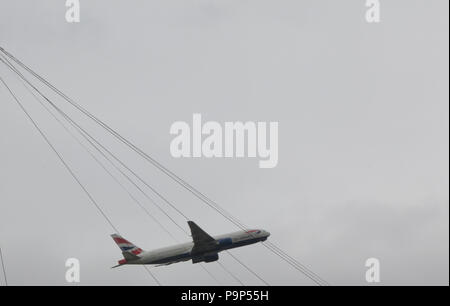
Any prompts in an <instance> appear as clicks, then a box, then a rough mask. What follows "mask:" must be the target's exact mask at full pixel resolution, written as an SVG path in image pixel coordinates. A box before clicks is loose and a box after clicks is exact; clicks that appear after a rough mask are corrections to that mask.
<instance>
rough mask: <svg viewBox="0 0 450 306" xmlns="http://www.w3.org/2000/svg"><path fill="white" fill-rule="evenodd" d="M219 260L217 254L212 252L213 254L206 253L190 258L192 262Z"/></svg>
mask: <svg viewBox="0 0 450 306" xmlns="http://www.w3.org/2000/svg"><path fill="white" fill-rule="evenodd" d="M216 260H219V254H217V253H214V254H207V255H203V256H199V257H194V258H192V263H194V264H195V263H199V262H202V261H204V262H213V261H216Z"/></svg>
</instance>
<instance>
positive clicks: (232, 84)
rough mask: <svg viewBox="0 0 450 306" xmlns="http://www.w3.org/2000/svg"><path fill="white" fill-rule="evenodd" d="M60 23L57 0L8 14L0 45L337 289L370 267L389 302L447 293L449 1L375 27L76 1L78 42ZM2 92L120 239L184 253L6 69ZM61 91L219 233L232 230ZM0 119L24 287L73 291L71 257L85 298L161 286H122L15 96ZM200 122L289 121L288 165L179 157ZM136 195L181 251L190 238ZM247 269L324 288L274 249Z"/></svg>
mask: <svg viewBox="0 0 450 306" xmlns="http://www.w3.org/2000/svg"><path fill="white" fill-rule="evenodd" d="M65 11H66V8H65V6H64V1H61V0H39V1H36V0H28V1H26V0H2V1H1V2H0V46H2V47H3V48H5V49H6V50H8V51H9V52H11V53H12V54H14V55H15V56H16V57H18V58H19V59H21V60H22V61H23V62H24V63H26V64H27V65H29V66H30V67H32V68H33V69H35V70H36V71H37V72H38V73H41V74H42V75H43V76H45V77H46V78H47V79H48V80H50V81H51V82H53V84H54V85H56V86H57V87H58V88H59V89H61V90H62V91H64V92H65V93H67V94H68V95H69V96H70V97H72V98H73V99H75V100H76V101H78V102H79V103H80V104H82V105H83V106H84V107H86V108H87V109H89V110H90V111H91V112H92V113H94V114H96V115H97V116H98V117H100V118H102V119H103V120H104V121H106V122H107V123H108V124H110V125H111V126H112V127H114V128H115V129H116V130H118V131H119V132H120V133H122V134H123V135H124V136H126V137H127V138H129V139H130V140H132V141H133V142H135V143H136V144H138V145H139V146H140V147H141V148H143V149H144V151H146V152H148V153H149V154H150V155H152V156H153V157H155V158H156V159H157V160H159V161H160V162H162V163H163V164H164V165H166V166H167V167H168V168H170V169H171V170H173V171H174V172H176V173H177V174H178V175H180V176H181V177H183V178H185V179H186V180H187V181H188V182H189V183H191V184H192V185H194V186H196V187H198V189H199V190H201V191H202V192H203V193H205V194H207V195H208V196H210V197H211V198H212V199H214V200H215V201H216V202H217V203H219V204H220V205H221V206H222V207H224V208H225V209H226V210H228V211H229V212H231V213H232V214H233V215H234V216H235V217H237V218H238V219H240V220H241V221H242V222H243V223H245V224H247V225H248V226H250V227H257V228H264V229H266V230H268V231H270V232H271V233H272V235H271V237H270V238H269V239H270V240H271V241H272V242H274V243H275V244H277V245H279V246H280V247H281V248H283V249H284V250H286V251H287V252H288V253H289V254H290V255H291V256H293V257H295V258H297V259H298V260H300V261H301V262H302V263H304V264H306V265H308V266H309V267H310V268H311V269H312V270H313V271H315V272H316V273H317V274H319V275H321V276H322V277H323V278H324V279H326V280H327V281H328V282H330V283H331V284H336V285H347V284H358V285H365V284H367V283H366V281H365V271H366V268H365V266H364V264H365V261H366V259H367V258H370V257H375V258H378V259H379V260H380V262H381V284H386V285H388V284H389V285H392V284H393V285H400V284H427V285H428V284H446V285H448V282H449V244H448V243H449V237H448V233H449V223H448V222H449V220H448V216H449V211H448V207H449V190H448V185H449V179H448V178H449V173H448V169H449V163H448V155H449V143H448V137H449V135H448V125H449V121H448V120H449V118H448V114H449V109H448V106H449V104H448V98H449V97H448V81H449V80H448V51H449V50H448V1H446V0H427V1H425V0H394V1H392V0H390V1H387V0H385V1H381V23H378V24H369V23H367V22H366V20H365V11H366V7H365V1H363V0H358V1H357V0H346V1H332V0H327V1H326V0H320V1H317V0H314V1H313V0H309V1H306V0H305V1H295V0H282V1H265V0H264V1H262V0H254V1H240V0H239V1H238V0H209V1H207V0H196V1H194V0H179V1H173V0H170V1H137V0H133V1H130V0H128V1H118V0H114V1H112V0H89V1H86V0H81V22H80V23H78V24H69V23H67V22H66V20H65ZM0 75H1V76H2V77H4V78H5V80H6V81H7V82H8V84H10V86H11V88H12V89H13V90H14V91H15V92H17V94H18V96H19V97H20V99H21V100H22V101H23V103H24V105H25V106H26V107H27V108H28V109H29V110H30V112H31V113H32V116H33V117H34V118H35V119H36V120H37V121H38V122H39V124H41V126H42V128H43V129H44V130H45V131H46V133H48V135H49V137H50V139H51V140H52V142H54V143H55V146H56V147H57V148H58V150H60V151H61V153H62V154H63V155H64V157H65V158H66V159H67V161H68V162H69V164H70V165H71V166H72V167H73V168H74V170H75V172H76V173H77V175H79V177H80V179H81V180H82V181H83V183H85V184H86V186H87V188H88V189H89V191H90V192H92V194H93V196H94V197H95V198H96V200H97V201H98V202H99V203H100V205H101V206H102V207H103V208H104V209H105V211H106V213H107V214H108V216H109V217H110V218H111V220H112V221H113V223H114V224H115V225H116V226H117V228H118V229H119V231H120V232H121V234H122V235H124V236H125V237H126V238H128V239H129V240H131V241H133V242H135V243H136V244H137V245H139V246H140V247H141V248H143V249H145V250H151V249H155V248H159V247H163V246H168V245H171V244H174V243H176V242H175V241H174V240H173V239H172V238H171V237H170V236H168V235H167V234H166V233H165V232H164V231H163V230H162V229H161V228H159V227H158V225H157V224H156V223H155V222H154V221H152V220H151V219H150V218H149V217H148V216H146V215H145V214H144V213H143V212H142V210H140V209H139V207H137V206H136V205H135V203H134V202H132V201H131V200H130V198H129V197H128V195H127V194H126V193H125V192H123V191H122V190H121V189H120V188H119V187H118V185H117V184H116V183H115V182H114V181H113V180H111V178H110V177H108V175H107V174H106V173H105V172H104V171H103V170H102V169H101V168H100V167H99V166H98V165H97V164H96V163H95V162H94V161H93V160H92V159H91V158H90V156H89V155H87V154H86V152H85V151H83V149H82V148H81V147H80V146H79V145H78V144H77V143H76V142H75V141H74V140H73V139H72V138H71V137H70V136H69V135H68V134H67V133H66V132H65V131H64V129H62V128H61V127H60V126H59V125H58V123H56V121H55V120H53V119H52V118H51V117H49V116H48V114H46V113H45V111H44V110H43V109H42V107H40V105H39V104H37V102H36V101H35V100H34V99H33V98H32V96H30V95H29V94H28V93H27V91H26V90H25V89H24V87H23V86H22V85H21V84H20V82H19V81H18V80H17V78H15V77H14V76H13V75H12V74H11V73H10V72H9V71H8V70H7V69H6V68H5V67H4V66H3V65H0ZM46 92H47V93H48V94H49V96H50V97H51V98H54V99H55V102H57V104H58V105H60V106H61V107H63V108H64V109H65V110H67V111H68V112H70V114H71V115H72V116H74V118H75V119H76V120H77V121H79V122H80V123H81V124H82V125H83V126H85V127H86V128H87V129H89V130H90V131H92V133H94V134H95V135H96V137H98V138H99V139H101V140H102V141H104V142H105V143H106V144H108V145H109V146H111V148H112V149H113V150H114V151H115V152H117V153H118V154H119V155H120V156H121V158H123V159H124V160H126V162H127V164H129V165H130V166H131V167H133V168H134V169H136V170H137V172H139V174H141V175H142V176H143V177H144V178H145V179H146V180H148V181H149V182H150V183H151V184H152V186H154V187H155V188H157V189H158V190H159V191H160V192H161V193H162V194H164V195H166V196H167V197H168V198H169V199H170V200H171V201H172V202H173V203H174V204H175V205H177V207H178V208H179V209H180V210H182V211H183V212H184V213H185V214H186V215H187V216H188V217H189V218H190V219H192V220H194V221H196V222H197V223H198V224H199V225H200V226H202V227H203V228H204V229H205V230H206V231H208V232H210V233H211V234H220V233H225V232H232V231H235V230H236V227H234V226H233V225H232V224H231V223H230V222H228V221H227V220H225V219H224V218H223V217H221V216H220V215H218V214H217V213H215V212H214V211H213V210H211V209H210V208H208V207H206V206H205V205H204V204H202V202H200V201H199V200H197V199H195V198H194V197H193V196H191V195H190V194H189V193H187V192H184V191H183V190H182V189H181V188H180V187H179V186H177V185H176V184H174V183H173V182H171V181H170V180H169V179H167V178H166V177H164V176H163V175H161V174H160V173H158V172H157V171H156V170H155V169H154V168H152V166H151V165H149V164H147V163H145V162H144V161H143V160H142V159H139V158H138V157H137V156H136V155H135V154H132V153H131V152H129V151H127V150H126V149H125V148H124V147H123V146H120V145H118V144H117V143H116V142H114V141H113V140H112V139H111V138H110V137H108V136H107V134H106V133H104V132H103V133H102V132H101V130H99V129H96V128H95V126H93V125H92V124H91V123H89V121H87V120H86V119H85V118H83V117H82V116H80V115H79V114H77V113H76V112H74V111H73V110H72V109H71V108H70V107H68V106H67V104H65V103H64V101H62V100H61V99H57V98H56V96H55V95H51V94H50V92H49V91H46ZM0 101H1V103H0V105H1V111H0V130H1V131H2V132H1V133H0V246H1V247H2V250H3V254H4V259H5V263H6V269H7V276H8V280H9V283H10V284H12V285H49V284H50V285H53V284H56V285H64V284H66V281H65V277H64V276H65V271H66V267H65V265H64V264H65V260H66V259H67V258H70V257H75V258H78V259H79V260H80V262H81V284H83V285H90V284H95V285H97V284H98V285H100V284H114V285H119V284H124V285H133V284H140V285H153V284H154V282H153V280H152V279H151V278H150V277H149V276H148V275H147V274H146V273H145V270H143V269H142V267H132V266H131V267H130V266H125V267H121V268H119V269H114V270H111V269H110V267H111V266H113V265H114V264H115V263H116V261H117V260H118V259H120V258H121V254H120V250H119V249H118V248H117V247H116V245H115V244H114V243H113V241H112V240H111V238H110V237H109V235H110V234H111V233H112V232H113V230H112V229H111V228H110V227H109V225H108V224H107V223H106V222H105V220H104V219H103V218H102V217H101V215H100V214H99V213H98V212H97V211H96V210H95V207H94V206H93V205H92V203H90V202H89V200H88V198H87V197H86V195H85V194H84V193H83V192H82V190H81V189H80V188H79V186H77V185H76V183H75V182H74V181H73V179H72V178H71V177H70V176H69V174H68V173H67V171H66V170H65V169H64V168H63V167H62V165H61V163H60V162H59V161H58V159H57V158H56V156H55V155H54V154H53V153H52V152H51V151H50V149H49V148H48V146H47V145H46V144H45V142H44V141H43V140H42V138H40V136H39V134H38V133H37V132H36V131H35V130H34V128H33V126H32V125H31V124H30V123H29V122H28V121H27V119H26V117H25V116H24V114H23V113H21V111H20V109H19V108H18V107H17V105H16V104H15V103H14V100H12V98H11V97H10V96H9V95H8V93H7V91H6V90H5V88H4V87H1V86H0ZM193 113H201V114H202V115H203V117H204V119H205V120H213V121H218V122H224V121H278V122H279V163H278V166H277V167H276V168H273V169H260V168H259V167H258V161H257V159H254V158H244V159H205V158H200V159H189V158H184V159H175V158H173V157H172V156H171V154H170V151H169V145H170V141H171V140H172V138H173V136H172V135H170V134H169V129H170V126H171V124H172V123H173V122H175V121H179V120H183V121H187V122H189V121H190V120H192V114H193ZM137 196H139V197H140V199H141V200H142V201H143V202H144V203H145V205H146V207H147V208H148V209H149V210H150V211H151V212H152V213H153V214H154V215H155V216H156V217H157V218H158V219H159V220H161V222H162V223H163V224H164V225H166V226H167V228H169V230H170V231H171V232H172V233H173V235H175V236H176V238H177V240H179V241H188V240H189V239H190V238H189V237H188V236H186V235H185V234H184V233H183V232H182V231H180V230H179V229H177V227H176V226H174V225H173V224H171V223H170V221H169V220H167V218H165V217H164V215H163V214H161V213H160V212H159V211H158V210H157V209H156V208H155V207H154V206H152V204H151V203H150V202H148V201H147V202H145V198H143V197H142V196H141V195H139V194H138V195H137ZM161 205H164V204H163V203H162V204H161ZM167 210H168V211H169V213H170V214H171V215H172V216H173V217H174V218H176V220H177V222H179V223H180V224H183V226H184V227H185V228H186V229H187V225H186V224H185V220H183V218H181V217H180V216H177V215H176V214H175V213H174V211H173V210H170V209H169V208H167ZM232 253H233V254H235V255H236V256H238V257H239V258H240V259H241V260H242V261H243V262H245V263H247V264H248V265H249V266H250V267H251V268H252V269H253V270H255V271H256V272H257V273H258V274H259V275H261V276H262V277H263V278H264V279H265V280H267V282H269V283H270V284H273V285H279V284H292V285H310V284H312V283H311V282H310V281H309V280H308V279H307V278H305V277H304V276H302V275H301V274H299V273H298V272H297V271H295V270H293V269H292V268H291V267H290V266H289V265H287V264H286V263H284V262H283V261H281V260H280V259H279V258H278V257H276V256H274V255H273V254H271V253H270V252H268V251H267V249H265V248H264V247H263V246H261V245H253V246H248V247H245V248H240V249H236V250H233V251H232ZM220 256H221V261H222V262H223V264H224V265H225V266H226V267H228V268H229V269H230V270H231V271H233V273H235V274H236V275H237V276H238V277H239V278H240V279H241V280H242V281H243V282H244V283H245V284H260V282H259V281H258V280H257V279H255V277H254V276H252V275H251V274H250V273H248V272H247V271H245V270H244V269H243V268H242V267H241V266H239V264H237V263H236V262H235V261H233V259H232V258H230V257H229V255H227V254H221V255H220ZM206 266H207V267H208V269H209V270H210V271H211V272H212V273H213V274H214V275H215V277H216V278H217V281H218V282H219V284H236V283H235V281H234V280H233V278H231V277H230V275H228V274H227V273H226V272H224V271H223V270H222V269H221V267H220V266H219V265H217V263H211V264H207V265H206ZM153 271H154V273H155V275H156V276H157V277H158V279H160V281H161V282H162V283H163V284H166V285H178V284H196V285H197V284H198V285H206V284H215V281H214V280H212V279H211V277H210V276H209V275H208V274H207V273H206V272H205V271H204V270H202V269H201V267H200V266H199V265H193V264H192V263H190V262H186V263H181V264H176V265H172V266H168V267H160V268H154V270H153ZM0 282H2V283H1V284H4V283H3V279H2V278H1V277H0Z"/></svg>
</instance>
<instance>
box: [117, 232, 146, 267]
mask: <svg viewBox="0 0 450 306" xmlns="http://www.w3.org/2000/svg"><path fill="white" fill-rule="evenodd" d="M111 237H112V239H113V240H114V242H115V243H116V244H117V246H118V247H119V248H120V249H121V250H122V254H123V257H125V258H124V259H122V260H120V261H119V265H124V264H126V263H127V261H128V260H133V259H138V258H139V255H140V254H141V253H142V252H143V250H142V249H141V248H139V247H138V246H136V245H134V244H133V243H131V242H129V241H128V240H126V239H125V238H123V237H122V236H120V235H118V234H112V235H111Z"/></svg>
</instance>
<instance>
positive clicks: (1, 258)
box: [0, 247, 8, 286]
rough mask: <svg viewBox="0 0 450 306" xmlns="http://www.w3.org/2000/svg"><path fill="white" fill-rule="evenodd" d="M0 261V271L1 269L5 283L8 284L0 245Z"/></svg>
mask: <svg viewBox="0 0 450 306" xmlns="http://www.w3.org/2000/svg"><path fill="white" fill-rule="evenodd" d="M0 261H1V262H2V271H3V278H4V280H5V285H6V286H8V277H6V264H5V260H4V258H3V252H2V248H1V247H0Z"/></svg>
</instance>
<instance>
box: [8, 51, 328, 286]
mask: <svg viewBox="0 0 450 306" xmlns="http://www.w3.org/2000/svg"><path fill="white" fill-rule="evenodd" d="M0 51H2V52H3V53H4V54H5V55H6V56H8V57H9V58H10V59H12V60H13V61H14V62H16V63H17V64H18V65H19V66H21V67H22V68H23V69H25V70H26V71H28V72H29V73H30V74H32V75H33V76H34V77H36V78H37V79H38V80H40V81H41V82H43V83H44V84H45V85H46V86H48V87H49V88H50V89H52V90H53V91H54V92H56V93H57V94H58V95H59V96H61V97H62V98H63V99H64V100H66V101H67V102H69V103H70V104H71V105H72V106H74V107H75V108H76V109H78V110H79V111H80V112H82V113H83V114H84V115H85V116H87V117H88V118H90V119H91V120H93V121H94V122H95V123H97V124H98V125H100V126H101V127H103V128H104V129H105V130H106V131H108V132H109V133H110V134H111V135H112V136H114V137H115V138H116V139H118V140H119V141H120V142H122V143H124V144H125V145H126V146H128V147H129V148H130V149H132V150H133V151H135V152H136V153H137V154H138V155H140V156H141V157H142V158H144V159H145V160H147V161H148V162H149V163H151V164H152V165H153V166H154V167H156V168H157V169H159V170H160V171H161V172H163V173H164V174H166V175H167V176H168V177H170V178H171V179H172V180H174V181H175V182H177V183H178V184H179V185H180V186H181V187H183V188H184V189H186V190H187V191H189V192H190V193H192V194H193V195H194V196H196V197H197V198H198V199H200V200H201V201H202V202H204V203H205V204H206V205H208V206H209V207H210V208H212V209H214V210H215V211H216V212H218V213H219V214H220V215H222V216H223V217H225V218H226V219H227V220H229V221H230V222H231V223H233V224H234V225H236V226H237V227H239V228H240V229H242V230H245V229H246V226H244V224H243V223H242V222H240V221H239V220H238V219H237V218H235V217H234V216H232V215H231V214H230V213H228V212H227V211H226V210H225V209H223V208H222V207H221V206H220V205H218V204H217V203H216V202H214V201H213V200H211V199H210V198H209V197H207V196H206V195H204V194H203V193H201V192H200V191H199V190H197V189H196V188H195V187H193V186H192V185H190V184H189V183H188V182H186V181H185V180H184V179H182V178H181V177H179V176H178V175H176V174H175V173H173V172H172V171H170V170H169V169H167V168H166V167H164V166H163V165H162V164H161V163H159V162H158V161H156V160H155V159H154V158H153V157H151V156H150V155H148V154H147V153H145V152H144V151H142V150H141V149H140V148H138V147H137V146H136V145H134V144H133V143H132V142H130V141H129V140H127V139H126V138H124V137H123V136H122V135H120V134H119V133H118V132H117V131H115V130H114V129H112V128H111V127H110V126H109V125H107V124H106V123H105V122H103V121H102V120H100V119H99V118H98V117H96V116H94V115H93V114H91V113H90V112H89V111H87V110H86V109H85V108H83V107H82V106H81V105H79V104H78V103H76V102H75V101H74V100H72V99H71V98H69V97H68V96H67V95H66V94H64V93H63V92H62V91H60V90H59V89H58V88H56V87H55V86H53V85H52V84H51V83H50V82H48V81H47V80H46V79H45V78H43V77H41V76H40V75H39V74H37V73H36V72H34V71H33V70H32V69H30V68H29V67H28V66H26V65H25V64H23V63H22V62H21V61H20V60H18V59H17V58H15V57H14V56H13V55H12V54H10V53H9V52H7V51H6V50H4V49H2V48H0ZM263 245H264V246H265V247H266V248H267V249H268V250H270V251H271V252H272V253H274V254H275V255H277V256H278V257H280V258H281V259H283V260H284V261H285V262H287V263H288V264H290V265H291V266H292V267H293V268H295V269H296V270H298V271H299V272H301V273H303V274H304V275H305V276H307V277H308V278H310V279H311V280H312V281H314V282H315V283H316V284H318V285H328V282H326V281H325V280H323V279H322V278H321V277H319V276H318V275H317V274H315V273H313V272H312V271H311V270H310V269H309V268H307V267H306V266H305V265H303V264H301V263H300V262H299V261H298V260H296V259H294V258H293V257H291V256H290V255H288V254H287V253H286V252H285V251H283V250H281V249H280V248H279V247H277V246H275V245H274V244H273V243H270V244H269V243H266V244H263Z"/></svg>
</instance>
